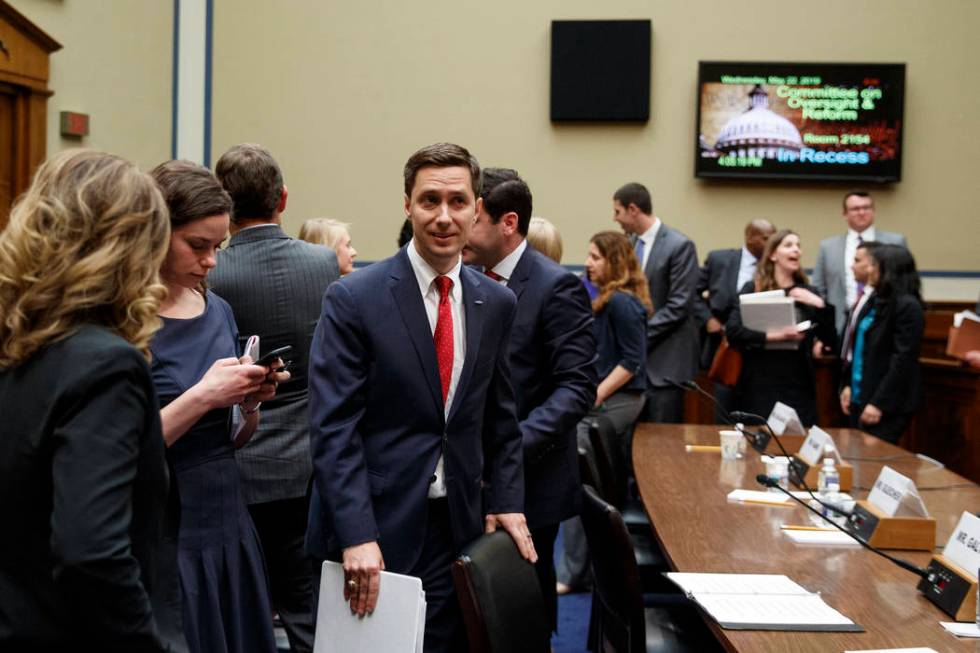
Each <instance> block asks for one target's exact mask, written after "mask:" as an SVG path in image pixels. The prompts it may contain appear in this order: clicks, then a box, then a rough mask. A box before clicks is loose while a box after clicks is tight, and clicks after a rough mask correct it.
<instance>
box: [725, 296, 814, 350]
mask: <svg viewBox="0 0 980 653" xmlns="http://www.w3.org/2000/svg"><path fill="white" fill-rule="evenodd" d="M738 299H739V305H740V307H741V313H742V324H744V325H745V326H746V327H747V328H749V329H753V330H755V331H763V332H764V331H768V330H770V329H783V328H786V327H788V326H792V325H795V324H796V309H795V308H794V302H793V299H792V298H791V297H787V296H786V293H785V292H783V291H782V290H770V291H767V292H754V293H748V294H745V295H739V298H738ZM799 344H800V343H798V342H795V341H792V340H787V341H784V342H767V343H766V349H796V348H797V347H798V346H799Z"/></svg>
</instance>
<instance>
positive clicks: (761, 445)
mask: <svg viewBox="0 0 980 653" xmlns="http://www.w3.org/2000/svg"><path fill="white" fill-rule="evenodd" d="M664 381H666V382H667V383H669V384H671V385H672V386H674V387H677V388H680V389H681V390H693V391H694V392H697V393H698V394H700V395H702V396H704V397H707V398H708V400H709V401H710V402H711V403H713V404H714V405H715V407H716V408H717V409H718V411H719V414H720V415H721V417H722V419H724V420H725V423H727V424H728V425H729V426H737V424H736V422H737V421H739V422H742V421H745V420H735V419H733V415H734V413H729V412H728V411H727V410H725V407H724V406H722V405H721V402H719V401H718V400H717V399H715V398H714V396H712V394H711V393H710V392H706V391H705V390H704V388H702V387H701V386H699V385H698V384H697V383H695V382H694V381H683V382H681V381H675V380H674V379H671V378H668V377H666V376H665V377H664ZM739 430H740V431H741V432H742V434H743V435H745V436H746V437H747V438H748V440H749V442H750V443H751V444H752V448H753V449H755V450H756V451H758V452H759V453H764V452H765V450H766V447H767V446H768V445H769V435H768V434H767V433H765V432H763V431H750V430H748V429H746V428H741V429H739Z"/></svg>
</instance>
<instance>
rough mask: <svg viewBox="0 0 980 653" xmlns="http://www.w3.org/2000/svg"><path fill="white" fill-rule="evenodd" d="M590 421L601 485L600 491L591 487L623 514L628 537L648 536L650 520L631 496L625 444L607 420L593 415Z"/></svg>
mask: <svg viewBox="0 0 980 653" xmlns="http://www.w3.org/2000/svg"><path fill="white" fill-rule="evenodd" d="M590 420H591V423H590V425H589V441H590V442H591V443H592V449H593V450H594V451H595V457H596V466H597V468H598V473H599V476H600V477H601V478H602V485H603V487H602V488H600V487H599V486H593V487H595V488H596V489H597V490H599V492H600V495H601V496H602V498H603V499H605V500H606V501H608V502H609V503H611V504H612V505H613V506H615V507H616V509H617V510H619V511H620V513H622V515H623V520H624V521H625V522H626V526H627V527H629V529H630V532H631V533H640V534H643V535H650V534H651V533H650V520H649V519H648V518H647V514H646V510H645V509H644V507H643V502H642V501H641V500H640V499H638V498H632V497H631V496H630V491H629V484H630V477H631V476H632V472H633V470H632V469H630V464H629V457H628V456H627V452H626V451H625V450H624V448H623V447H624V443H622V442H620V441H619V436H617V435H616V428H615V426H613V423H612V421H611V420H609V419H608V418H607V417H604V416H602V415H596V416H594V417H592V418H590Z"/></svg>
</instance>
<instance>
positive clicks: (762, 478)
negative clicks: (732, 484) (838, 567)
mask: <svg viewBox="0 0 980 653" xmlns="http://www.w3.org/2000/svg"><path fill="white" fill-rule="evenodd" d="M755 480H756V481H758V482H759V484H760V485H764V486H766V487H768V488H775V489H777V490H779V491H780V492H782V493H783V494H785V495H786V496H788V497H789V498H790V499H792V500H793V501H796V502H797V503H798V504H800V505H801V506H803V507H804V508H806V509H807V510H809V511H810V512H812V513H813V514H815V515H818V516H819V517H820V518H821V519H824V520H826V521H828V522H830V523H831V524H833V526H834V528H836V529H837V530H839V531H840V532H842V533H846V534H847V536H848V537H850V538H851V539H853V540H854V541H855V542H857V543H858V544H860V545H861V546H863V547H864V548H865V549H867V550H868V551H871V552H872V553H877V554H878V555H880V556H881V557H882V558H884V559H886V560H889V561H891V562H892V563H894V564H896V565H898V566H899V567H901V568H902V569H904V570H906V571H910V572H912V573H913V574H915V575H916V576H919V577H921V578H925V579H928V578H929V572H927V571H926V570H925V569H923V568H922V567H916V566H915V565H913V564H912V563H911V562H907V561H905V560H902V559H901V558H896V557H894V556H890V555H888V554H887V553H885V552H884V551H882V550H881V549H879V548H877V547H874V546H871V545H870V544H868V543H867V542H866V541H864V540H863V539H861V538H860V537H858V536H857V535H855V534H854V533H851V532H850V531H848V530H847V529H846V528H844V527H842V526H841V525H840V524H837V523H836V522H834V521H833V520H832V519H827V518H826V517H824V516H823V515H821V514H820V513H819V512H818V511H817V510H815V509H814V508H813V506H811V505H809V504H808V503H806V502H805V501H803V500H802V499H800V498H799V497H797V496H796V495H794V494H793V493H792V492H790V491H789V490H787V489H786V488H784V487H783V486H781V485H780V484H779V483H778V482H777V481H775V480H773V479H771V478H769V477H768V476H766V475H765V474H759V475H758V476H756V477H755Z"/></svg>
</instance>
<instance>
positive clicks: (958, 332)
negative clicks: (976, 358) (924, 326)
mask: <svg viewBox="0 0 980 653" xmlns="http://www.w3.org/2000/svg"><path fill="white" fill-rule="evenodd" d="M978 349H980V316H978V315H977V314H976V313H974V312H973V311H961V312H959V313H957V314H956V315H954V316H953V326H952V327H951V328H950V330H949V341H948V342H947V343H946V355H947V356H952V357H954V358H960V359H962V358H966V352H968V351H974V350H978Z"/></svg>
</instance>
